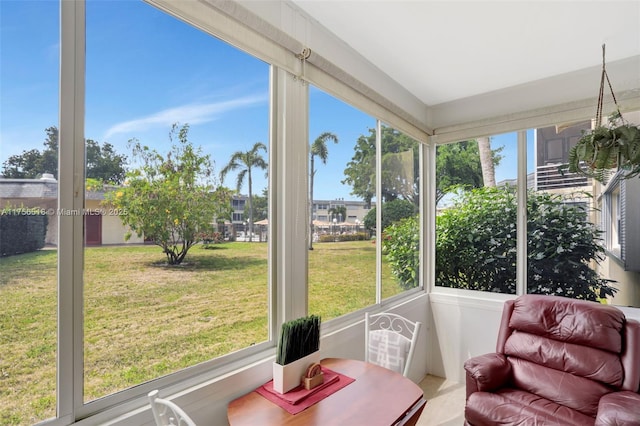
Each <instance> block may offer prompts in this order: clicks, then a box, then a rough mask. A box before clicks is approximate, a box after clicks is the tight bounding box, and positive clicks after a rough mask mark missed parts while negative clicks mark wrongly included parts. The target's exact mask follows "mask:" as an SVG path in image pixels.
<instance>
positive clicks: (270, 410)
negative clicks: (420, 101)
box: [227, 358, 426, 426]
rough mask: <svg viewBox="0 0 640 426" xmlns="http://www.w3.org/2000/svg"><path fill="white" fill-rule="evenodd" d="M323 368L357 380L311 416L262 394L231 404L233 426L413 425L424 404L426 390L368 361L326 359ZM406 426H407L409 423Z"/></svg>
mask: <svg viewBox="0 0 640 426" xmlns="http://www.w3.org/2000/svg"><path fill="white" fill-rule="evenodd" d="M321 364H322V365H323V366H324V367H327V368H329V369H331V370H334V371H337V372H340V373H342V374H344V375H346V376H349V377H352V378H354V379H355V382H353V383H351V384H349V385H347V386H346V387H344V388H342V389H340V390H338V391H337V392H336V393H334V394H332V395H330V396H328V397H327V398H325V399H323V400H321V401H320V402H318V403H317V404H315V405H312V406H311V407H309V408H307V409H306V410H304V411H302V412H300V413H298V414H296V415H292V414H289V413H288V412H287V411H285V410H284V409H282V408H280V407H278V406H277V405H276V404H274V403H272V402H271V401H269V400H267V399H266V398H264V397H263V396H261V395H259V394H258V393H257V392H251V393H248V394H246V395H244V396H242V397H240V398H238V399H236V400H234V401H231V402H230V403H229V407H228V408H227V417H228V419H229V423H230V424H231V425H232V426H243V425H248V426H256V425H260V426H266V425H278V426H280V425H305V426H310V425H322V426H326V425H337V426H343V425H349V426H357V425H366V426H375V425H381V426H382V425H385V426H387V425H395V424H398V423H399V422H400V424H407V425H409V424H414V423H415V421H417V419H418V417H419V416H420V413H421V412H422V409H423V408H424V404H425V402H426V401H425V400H424V398H423V393H422V389H420V387H419V386H418V385H416V384H415V383H413V382H412V381H411V380H409V379H407V378H406V377H404V376H402V375H401V374H398V373H396V372H394V371H391V370H388V369H386V368H383V367H379V366H377V365H374V364H369V363H366V362H364V361H357V360H352V359H341V358H326V359H323V360H322V361H321ZM405 422H406V423H405Z"/></svg>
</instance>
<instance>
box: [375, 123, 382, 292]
mask: <svg viewBox="0 0 640 426" xmlns="http://www.w3.org/2000/svg"><path fill="white" fill-rule="evenodd" d="M381 301H382V122H381V121H380V120H377V121H376V304H380V302H381Z"/></svg>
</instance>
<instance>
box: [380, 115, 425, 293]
mask: <svg viewBox="0 0 640 426" xmlns="http://www.w3.org/2000/svg"><path fill="white" fill-rule="evenodd" d="M381 146H382V154H381V155H382V158H381V161H382V203H381V205H382V223H381V224H380V226H379V227H378V229H380V230H381V238H380V241H381V242H382V252H383V256H382V272H383V273H382V298H383V299H384V298H387V297H390V296H393V295H396V294H398V293H401V292H402V291H405V290H409V289H412V288H415V287H418V286H419V285H420V281H421V280H420V273H419V270H420V268H419V264H420V221H419V206H420V185H419V180H418V179H419V164H420V162H419V149H418V148H419V143H418V142H417V141H415V140H414V139H412V138H410V137H409V136H407V135H405V134H403V133H401V132H399V131H397V130H394V129H393V128H391V127H387V126H382V145H381Z"/></svg>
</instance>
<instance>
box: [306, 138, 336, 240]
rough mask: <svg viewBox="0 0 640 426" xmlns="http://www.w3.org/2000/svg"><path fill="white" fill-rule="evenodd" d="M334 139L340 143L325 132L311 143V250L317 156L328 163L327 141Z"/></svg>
mask: <svg viewBox="0 0 640 426" xmlns="http://www.w3.org/2000/svg"><path fill="white" fill-rule="evenodd" d="M329 140H332V141H333V143H338V137H337V136H336V135H334V134H333V133H331V132H324V133H322V134H321V135H320V136H318V137H317V138H316V140H315V141H313V143H312V144H311V149H310V150H309V152H310V154H309V156H310V165H309V227H310V230H311V232H309V250H313V178H314V176H315V175H316V169H315V158H316V156H317V157H318V158H319V159H320V160H321V161H322V164H327V157H329V150H328V149H327V141H329Z"/></svg>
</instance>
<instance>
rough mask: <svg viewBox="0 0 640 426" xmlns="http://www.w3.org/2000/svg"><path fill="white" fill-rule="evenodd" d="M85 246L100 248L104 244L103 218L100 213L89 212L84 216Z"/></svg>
mask: <svg viewBox="0 0 640 426" xmlns="http://www.w3.org/2000/svg"><path fill="white" fill-rule="evenodd" d="M84 244H85V245H87V246H99V245H101V244H102V216H101V215H100V213H97V212H96V213H92V212H87V213H86V214H85V216H84Z"/></svg>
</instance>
